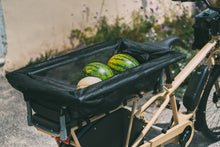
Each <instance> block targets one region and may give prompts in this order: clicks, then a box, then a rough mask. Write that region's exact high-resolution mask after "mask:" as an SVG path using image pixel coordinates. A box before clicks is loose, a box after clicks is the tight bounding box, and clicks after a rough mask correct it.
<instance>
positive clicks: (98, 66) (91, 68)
mask: <svg viewBox="0 0 220 147" xmlns="http://www.w3.org/2000/svg"><path fill="white" fill-rule="evenodd" d="M113 75H114V74H113V71H112V70H111V68H109V67H108V66H107V65H105V64H102V63H99V62H93V63H90V64H88V65H87V66H86V67H84V69H83V71H82V76H83V77H89V76H91V77H97V78H100V79H101V80H105V79H107V78H110V77H112V76H113Z"/></svg>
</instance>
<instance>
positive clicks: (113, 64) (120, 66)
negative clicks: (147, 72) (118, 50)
mask: <svg viewBox="0 0 220 147" xmlns="http://www.w3.org/2000/svg"><path fill="white" fill-rule="evenodd" d="M128 61H130V63H131V64H124V62H128ZM107 65H108V66H109V67H110V68H111V69H112V70H113V72H114V74H118V73H120V72H123V71H125V70H128V69H130V68H133V67H136V66H138V65H140V64H139V62H138V61H137V60H136V59H135V58H134V57H132V56H130V55H128V54H116V55H114V56H112V57H111V58H110V59H109V61H108V64H107Z"/></svg>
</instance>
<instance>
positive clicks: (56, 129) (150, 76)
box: [6, 1, 220, 147]
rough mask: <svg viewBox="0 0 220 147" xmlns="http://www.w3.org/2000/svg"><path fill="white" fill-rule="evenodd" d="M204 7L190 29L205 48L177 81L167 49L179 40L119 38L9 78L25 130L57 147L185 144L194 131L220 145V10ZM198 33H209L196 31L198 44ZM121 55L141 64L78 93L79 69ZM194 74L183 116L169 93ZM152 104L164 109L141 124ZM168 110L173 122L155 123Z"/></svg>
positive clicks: (176, 57) (174, 57) (173, 56)
mask: <svg viewBox="0 0 220 147" xmlns="http://www.w3.org/2000/svg"><path fill="white" fill-rule="evenodd" d="M205 2H206V3H207V5H208V6H209V9H207V10H205V11H204V12H202V13H201V14H199V15H198V16H197V17H196V19H197V20H196V21H197V22H199V23H197V24H195V26H194V27H195V30H196V31H197V32H196V31H195V43H194V46H196V48H200V47H201V46H204V47H201V50H200V51H199V52H198V53H197V54H196V55H195V57H193V59H192V60H191V61H190V62H189V63H188V64H187V65H186V66H185V68H184V69H183V70H182V71H181V72H180V73H179V74H178V75H177V76H176V77H175V78H173V77H172V75H171V72H170V69H169V66H170V65H171V64H173V63H175V62H177V61H179V60H181V59H183V58H184V55H182V54H181V53H179V52H176V51H172V50H171V46H172V44H173V43H174V42H176V41H178V40H179V39H178V37H172V38H168V39H166V40H163V41H160V42H156V43H139V42H135V41H131V40H127V39H123V38H117V39H114V40H110V41H107V42H103V43H99V44H96V45H93V46H90V47H87V48H84V49H81V50H78V51H74V52H71V53H68V54H66V55H63V56H60V57H56V58H54V59H50V60H48V61H45V62H42V63H38V64H34V65H30V66H27V67H24V68H21V69H19V70H16V71H14V72H11V73H7V75H6V77H7V79H8V81H9V83H10V84H11V85H12V86H13V87H14V88H16V89H17V90H19V91H21V92H22V93H23V96H24V100H25V102H26V105H27V120H28V125H30V126H34V127H36V128H37V130H39V131H42V132H44V133H46V134H48V135H51V136H52V137H54V138H55V140H56V142H57V144H58V146H60V147H68V146H76V147H80V146H86V147H101V146H102V147H103V146H105V147H121V146H126V147H127V146H132V147H135V146H142V147H144V146H146V147H147V146H148V147H151V146H164V145H166V144H168V143H176V144H180V145H181V146H188V145H189V144H190V142H191V140H192V138H193V134H194V126H195V127H196V129H198V130H201V131H202V132H203V133H204V134H206V135H207V136H209V137H211V138H212V139H214V140H219V139H220V132H219V121H218V119H219V107H220V105H219V97H220V90H219V80H220V79H219V78H220V77H219V76H220V65H219V64H220V62H219V61H220V48H219V40H220V36H219V32H220V14H219V12H220V11H219V8H216V7H213V6H212V5H211V4H210V2H209V1H205ZM201 22H202V23H204V24H206V25H205V27H204V24H203V25H202V26H201ZM201 30H202V31H204V30H207V31H208V33H207V32H206V31H204V32H205V33H204V32H203V34H199V35H203V38H202V39H203V40H201V36H199V37H198V32H199V33H201ZM210 33H211V35H210ZM198 40H199V41H198ZM118 53H124V54H129V55H131V56H133V57H135V58H136V59H137V60H138V61H139V62H140V63H141V64H140V65H139V66H137V67H134V68H131V69H128V70H126V71H124V72H122V73H119V74H117V75H114V76H113V77H111V78H108V79H106V80H103V81H101V82H98V83H96V84H93V85H91V86H88V87H86V88H82V89H76V83H77V79H79V77H80V71H81V70H82V67H83V66H85V65H86V64H88V63H89V62H91V61H96V62H97V61H98V62H103V63H106V62H107V60H108V59H109V58H110V57H111V56H112V55H114V54H118ZM202 61H205V62H204V65H201V66H199V67H198V68H196V67H197V66H198V65H199V64H200V63H201V62H202ZM193 70H195V73H194V75H193V76H192V80H191V81H190V83H189V86H188V88H187V89H186V92H185V94H184V97H183V105H184V106H185V108H186V109H187V110H186V112H182V113H180V112H178V109H179V101H177V99H176V97H175V94H174V92H175V90H176V89H177V88H178V87H179V86H180V84H181V83H182V82H183V81H184V80H185V79H186V78H187V77H188V76H189V74H190V73H191V72H192V71H193ZM60 72H61V74H60ZM54 73H56V74H54ZM164 75H165V79H166V81H165V80H164ZM67 77H71V78H67ZM70 79H71V82H70V81H69V80H70ZM164 81H165V82H164ZM148 93H153V94H154V95H153V96H152V97H151V98H150V99H149V100H148V101H146V103H144V104H143V105H142V106H141V107H140V108H139V109H136V102H137V101H138V100H139V99H141V98H142V99H143V98H146V95H148ZM210 94H211V95H210ZM156 100H161V101H162V104H161V105H160V106H159V107H158V109H157V111H156V112H155V113H154V115H153V117H152V118H151V119H150V120H146V119H144V118H143V114H144V112H145V111H146V110H147V109H148V108H149V107H150V105H152V104H153V103H154V102H155V101H156ZM128 104H132V108H131V110H130V109H127V107H125V106H126V105H128ZM211 104H212V105H211ZM168 106H170V107H171V108H170V109H171V110H172V118H171V120H170V124H169V125H168V126H166V127H165V128H161V127H159V126H157V125H156V121H157V119H158V117H159V116H160V114H161V113H162V112H163V110H164V109H165V108H167V107H168ZM210 119H211V120H210ZM151 129H153V130H156V131H157V132H159V133H158V135H157V136H155V137H154V138H151V139H147V138H145V136H146V135H147V133H149V130H151Z"/></svg>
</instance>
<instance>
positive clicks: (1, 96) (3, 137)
mask: <svg viewBox="0 0 220 147" xmlns="http://www.w3.org/2000/svg"><path fill="white" fill-rule="evenodd" d="M139 103H141V101H140V102H139ZM152 109H154V108H152ZM168 111H169V110H165V111H164V112H163V114H162V115H161V117H160V118H159V119H158V122H160V123H161V122H162V123H168V122H169V121H168V120H167V116H168V114H169V112H168ZM145 115H146V116H147V117H150V116H152V115H153V113H152V112H151V111H147V112H146V114H145ZM26 117H27V116H26V104H25V102H24V100H23V96H22V93H20V92H19V91H17V90H15V89H14V88H13V87H11V85H10V84H9V83H8V82H7V80H6V79H5V78H4V77H0V147H29V146H32V147H55V146H57V145H56V142H55V140H54V139H53V138H52V137H50V136H49V135H46V134H44V133H42V132H39V131H37V130H36V129H35V128H34V127H29V126H28V125H27V119H26ZM176 146H178V145H172V144H171V145H167V146H166V147H176ZM207 146H208V147H219V146H220V142H212V141H211V140H209V139H208V138H206V137H205V136H203V135H202V134H201V133H200V132H197V131H195V134H194V137H193V140H192V142H191V144H190V147H207Z"/></svg>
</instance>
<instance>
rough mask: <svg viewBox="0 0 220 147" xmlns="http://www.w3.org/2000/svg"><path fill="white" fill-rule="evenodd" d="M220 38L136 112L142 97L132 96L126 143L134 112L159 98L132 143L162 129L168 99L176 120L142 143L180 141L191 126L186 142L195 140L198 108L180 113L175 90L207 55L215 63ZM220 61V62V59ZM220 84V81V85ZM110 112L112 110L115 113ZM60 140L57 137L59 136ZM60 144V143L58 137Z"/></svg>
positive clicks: (150, 145)
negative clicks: (186, 129)
mask: <svg viewBox="0 0 220 147" xmlns="http://www.w3.org/2000/svg"><path fill="white" fill-rule="evenodd" d="M218 40H220V36H217V37H213V38H212V40H211V41H209V42H208V43H207V44H206V45H205V46H204V47H203V48H202V49H201V50H200V51H199V52H198V53H197V54H196V55H195V56H194V57H193V59H192V60H191V61H190V62H189V63H188V64H187V65H186V66H185V68H184V69H183V70H182V71H181V72H180V73H179V74H178V75H177V76H176V77H175V79H174V81H173V82H172V84H168V85H167V87H164V91H163V92H161V93H159V94H157V95H154V96H153V97H151V98H150V99H149V100H148V101H147V102H146V103H145V104H143V105H142V107H140V108H139V109H138V110H137V111H136V112H135V110H136V109H135V108H136V101H137V100H138V98H134V99H133V100H131V102H133V107H132V111H131V117H130V124H129V128H128V132H127V140H126V145H125V147H128V144H129V138H130V133H131V128H132V123H133V118H134V116H136V117H139V116H141V115H142V114H143V113H144V111H145V110H146V109H147V108H149V106H150V105H151V104H153V103H154V102H155V101H156V100H157V99H163V100H164V101H163V103H162V105H161V106H160V107H159V108H158V110H157V111H156V112H155V114H154V115H153V117H152V118H151V119H150V120H149V121H147V122H146V126H145V127H144V128H143V130H142V131H141V132H140V134H139V136H138V137H137V139H136V140H135V141H134V143H133V144H132V147H137V146H138V145H139V144H140V142H141V141H142V140H143V138H144V136H145V135H146V134H147V132H148V131H149V130H150V129H151V128H153V129H155V130H158V131H161V129H162V128H159V127H157V126H154V123H155V122H156V120H157V119H158V117H159V116H160V114H161V113H162V111H163V110H164V109H165V108H166V107H167V105H168V103H170V104H171V107H172V114H173V120H174V121H173V124H172V126H171V128H170V129H169V130H167V132H166V133H161V135H158V136H157V137H155V138H153V139H151V140H149V141H147V142H145V143H144V144H142V145H141V147H156V146H163V145H165V144H168V143H176V144H178V143H179V135H180V134H181V133H183V131H184V129H185V128H186V127H188V126H190V127H191V128H192V134H191V136H190V138H189V140H188V141H187V143H186V146H188V145H189V143H190V142H191V140H192V137H193V133H194V124H193V122H194V121H195V119H194V115H195V112H196V109H197V108H196V109H195V110H194V111H193V112H188V113H187V114H186V113H179V112H178V110H177V104H176V98H175V95H174V92H175V90H176V89H177V88H178V87H179V86H180V84H181V83H182V82H183V81H184V80H185V79H186V78H187V77H188V76H189V74H190V73H191V72H192V71H193V70H194V69H195V68H196V67H197V66H198V65H199V64H200V62H201V61H202V60H204V59H205V58H206V56H207V55H208V54H209V53H210V55H209V58H208V59H207V65H208V66H209V67H211V66H213V65H215V64H216V63H215V60H214V56H215V53H218V54H220V48H215V46H216V44H217V41H218ZM218 64H219V63H218ZM217 86H218V88H219V85H217ZM121 107H122V106H119V107H118V108H117V109H115V110H113V111H112V112H114V111H116V110H118V109H120V108H121ZM112 112H110V113H112ZM104 116H105V114H103V115H101V116H96V117H93V118H92V119H91V120H90V121H91V122H93V121H95V120H97V119H100V118H102V117H104ZM85 125H87V123H86V122H83V126H85ZM37 129H38V130H39V131H42V132H44V133H47V134H49V135H51V136H53V137H58V136H54V135H53V134H50V133H48V132H45V131H43V130H41V129H39V128H37ZM77 129H78V127H77V126H76V127H74V128H72V129H71V135H72V137H73V140H74V141H73V142H72V141H71V142H70V144H71V145H73V146H76V147H80V142H79V140H78V138H77V136H76V134H75V130H77ZM56 141H57V140H56ZM57 144H58V146H59V145H60V143H59V142H58V141H57Z"/></svg>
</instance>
